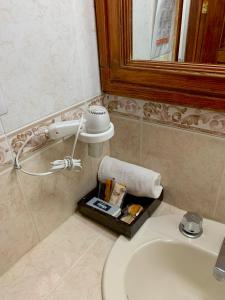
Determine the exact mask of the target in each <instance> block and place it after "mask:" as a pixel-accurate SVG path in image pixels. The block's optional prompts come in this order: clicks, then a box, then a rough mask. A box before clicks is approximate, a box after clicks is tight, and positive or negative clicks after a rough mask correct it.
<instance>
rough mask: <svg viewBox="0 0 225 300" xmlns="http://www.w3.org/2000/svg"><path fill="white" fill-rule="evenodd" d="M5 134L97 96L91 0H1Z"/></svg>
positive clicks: (0, 75) (0, 84)
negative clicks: (6, 108) (5, 109)
mask: <svg viewBox="0 0 225 300" xmlns="http://www.w3.org/2000/svg"><path fill="white" fill-rule="evenodd" d="M0 88H1V89H2V92H3V95H4V98H5V101H6V103H7V105H8V111H9V112H8V114H7V115H4V116H3V117H1V120H2V123H3V127H4V129H5V131H6V132H8V131H10V130H13V129H16V128H18V127H21V126H23V125H25V124H27V123H30V122H32V121H34V120H37V119H39V118H41V117H43V116H46V115H48V114H50V113H53V112H56V111H58V110H61V109H63V108H65V107H67V106H70V105H73V104H75V103H77V102H80V101H82V100H85V99H87V98H90V97H94V96H96V95H99V94H100V83H99V68H98V56H97V41H96V29H95V15H94V3H93V0H85V1H84V0H66V1H62V0H54V1H52V0H19V1H18V0H10V1H9V0H1V1H0Z"/></svg>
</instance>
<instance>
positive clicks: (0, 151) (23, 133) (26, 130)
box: [0, 96, 103, 171]
mask: <svg viewBox="0 0 225 300" xmlns="http://www.w3.org/2000/svg"><path fill="white" fill-rule="evenodd" d="M102 98H103V96H98V97H95V98H93V99H90V100H87V101H84V102H82V103H78V104H75V105H73V106H71V107H70V108H67V109H65V110H62V111H60V112H57V113H55V114H52V115H50V116H48V117H46V118H43V119H41V120H39V121H37V122H34V123H31V124H28V125H27V126H25V127H23V128H20V129H17V130H15V131H13V132H9V133H8V134H6V135H3V134H0V171H2V170H3V167H7V166H9V165H12V160H13V159H12V153H13V154H14V155H15V154H16V153H17V152H18V150H19V149H20V147H21V146H22V145H23V143H24V141H25V140H26V139H27V137H28V136H30V135H33V134H34V133H35V132H36V131H37V130H41V129H44V128H46V127H47V126H49V125H50V124H52V123H55V122H60V121H69V120H76V119H79V118H80V116H81V114H82V113H84V112H85V111H86V109H87V107H88V106H90V105H102ZM7 141H8V143H7ZM51 143H53V141H51V140H50V139H48V138H47V137H46V136H44V135H40V136H35V135H34V136H33V138H32V139H31V141H30V142H29V143H28V145H27V146H26V147H25V149H24V152H23V155H25V154H29V153H33V152H34V151H36V150H40V149H42V148H43V147H45V146H47V145H50V144H51ZM10 148H11V149H10Z"/></svg>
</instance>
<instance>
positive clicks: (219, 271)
mask: <svg viewBox="0 0 225 300" xmlns="http://www.w3.org/2000/svg"><path fill="white" fill-rule="evenodd" d="M213 275H214V277H215V278H216V280H218V281H224V280H225V239H224V241H223V243H222V246H221V249H220V253H219V255H218V258H217V261H216V265H215V267H214V271H213Z"/></svg>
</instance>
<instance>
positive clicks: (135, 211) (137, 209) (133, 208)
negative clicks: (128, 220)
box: [127, 204, 144, 218]
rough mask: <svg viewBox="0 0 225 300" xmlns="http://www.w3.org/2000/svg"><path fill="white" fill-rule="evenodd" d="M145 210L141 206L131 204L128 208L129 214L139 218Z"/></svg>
mask: <svg viewBox="0 0 225 300" xmlns="http://www.w3.org/2000/svg"><path fill="white" fill-rule="evenodd" d="M143 209H144V208H143V207H142V206H141V205H140V204H131V205H129V206H128V208H127V211H128V214H129V215H131V216H132V217H134V218H137V217H138V216H139V214H140V213H141V212H142V210H143Z"/></svg>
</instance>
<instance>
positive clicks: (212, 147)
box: [110, 112, 225, 223]
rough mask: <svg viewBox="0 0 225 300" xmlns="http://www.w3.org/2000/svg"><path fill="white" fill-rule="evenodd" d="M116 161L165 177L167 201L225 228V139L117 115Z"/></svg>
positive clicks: (113, 141) (114, 147) (114, 152)
mask: <svg viewBox="0 0 225 300" xmlns="http://www.w3.org/2000/svg"><path fill="white" fill-rule="evenodd" d="M111 115H112V119H113V122H114V125H115V128H116V133H117V134H116V135H115V136H114V138H113V139H112V140H111V143H110V146H111V148H110V149H111V155H112V156H114V157H117V158H119V159H122V160H125V161H128V162H131V163H137V164H140V165H142V166H144V167H146V168H150V169H153V170H155V171H157V172H160V173H161V175H162V183H163V185H164V188H165V201H166V202H168V203H170V204H173V205H175V206H177V207H179V208H182V209H185V210H193V211H197V212H199V213H201V214H203V215H204V216H205V217H209V218H212V219H215V220H219V221H221V222H223V223H225V169H224V166H225V152H224V149H225V139H224V138H220V137H216V136H212V135H209V134H204V133H198V132H193V131H188V130H184V129H181V128H180V129H178V128H173V127H169V126H164V125H160V124H154V123H151V122H147V121H143V120H142V119H141V117H140V118H138V117H136V118H133V117H131V116H122V115H121V114H119V113H117V112H114V113H112V114H111Z"/></svg>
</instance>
